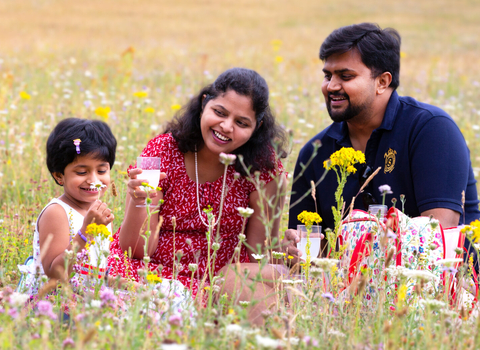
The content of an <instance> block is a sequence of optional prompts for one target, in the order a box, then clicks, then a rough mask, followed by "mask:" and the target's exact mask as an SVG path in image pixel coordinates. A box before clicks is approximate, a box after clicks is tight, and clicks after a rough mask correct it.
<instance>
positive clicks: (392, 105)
mask: <svg viewBox="0 0 480 350" xmlns="http://www.w3.org/2000/svg"><path fill="white" fill-rule="evenodd" d="M399 104H400V100H399V98H398V94H397V91H394V92H393V93H392V95H391V96H390V100H389V101H388V105H387V109H386V110H385V114H384V116H383V121H382V124H381V125H380V126H379V127H378V128H377V130H392V129H393V125H394V124H395V118H396V117H397V110H398V107H399Z"/></svg>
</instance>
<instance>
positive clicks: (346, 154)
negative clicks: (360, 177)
mask: <svg viewBox="0 0 480 350" xmlns="http://www.w3.org/2000/svg"><path fill="white" fill-rule="evenodd" d="M357 163H360V164H362V163H365V155H364V154H363V152H362V151H355V150H354V149H353V148H352V147H342V148H341V149H340V150H338V151H336V152H335V153H333V154H332V155H331V156H330V159H329V160H326V161H324V162H323V167H324V168H325V169H327V170H331V169H333V168H334V167H335V166H337V167H338V168H340V170H341V171H346V172H348V173H355V172H356V171H357V170H356V169H355V167H354V165H355V164H357Z"/></svg>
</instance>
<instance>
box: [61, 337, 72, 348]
mask: <svg viewBox="0 0 480 350" xmlns="http://www.w3.org/2000/svg"><path fill="white" fill-rule="evenodd" d="M67 346H71V347H72V348H74V347H75V342H74V341H73V339H72V338H70V337H68V338H65V340H64V341H63V347H64V348H66V347H67Z"/></svg>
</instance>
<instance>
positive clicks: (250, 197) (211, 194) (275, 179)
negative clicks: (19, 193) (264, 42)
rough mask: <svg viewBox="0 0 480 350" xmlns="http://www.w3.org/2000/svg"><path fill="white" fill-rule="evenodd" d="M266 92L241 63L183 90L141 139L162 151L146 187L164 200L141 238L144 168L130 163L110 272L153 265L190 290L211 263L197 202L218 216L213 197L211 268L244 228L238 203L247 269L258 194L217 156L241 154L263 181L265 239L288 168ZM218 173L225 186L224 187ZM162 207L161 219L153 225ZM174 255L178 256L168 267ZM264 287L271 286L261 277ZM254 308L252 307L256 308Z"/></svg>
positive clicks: (238, 168) (224, 264)
mask: <svg viewBox="0 0 480 350" xmlns="http://www.w3.org/2000/svg"><path fill="white" fill-rule="evenodd" d="M268 97H269V92H268V86H267V83H266V82H265V80H264V79H263V78H262V77H261V76H260V75H259V74H258V73H256V72H254V71H252V70H249V69H243V68H233V69H230V70H227V71H226V72H224V73H222V74H221V75H220V76H219V77H218V78H217V79H216V81H215V82H214V83H213V84H212V85H209V86H206V87H205V88H203V89H202V90H201V91H200V92H199V93H198V94H197V95H196V96H195V97H193V98H192V99H191V100H190V102H189V103H188V105H187V106H185V107H184V108H183V109H182V110H181V112H180V113H179V115H178V116H177V118H176V120H174V121H173V122H171V123H170V124H169V125H168V126H167V130H166V131H165V133H164V134H161V135H159V136H157V137H155V138H153V139H152V140H151V141H150V142H149V143H148V145H147V147H146V148H145V149H144V150H143V152H142V156H144V157H160V158H161V171H162V172H163V173H165V174H164V177H163V178H162V179H161V180H160V183H159V186H160V187H161V188H162V191H161V192H160V193H157V194H155V193H153V194H152V193H151V194H150V196H151V197H153V198H152V200H153V204H156V203H158V201H159V198H163V199H164V201H165V202H164V204H163V205H162V206H161V207H160V212H159V214H158V215H156V216H154V217H152V219H151V226H150V227H151V231H152V234H151V235H150V239H149V240H148V242H145V241H144V239H143V237H142V236H140V231H141V228H142V225H143V223H144V221H145V219H146V217H147V212H146V210H145V208H139V207H137V206H136V205H138V204H142V203H144V201H145V198H146V196H147V194H146V193H145V191H142V190H141V187H140V186H141V183H142V182H145V181H146V180H145V179H144V178H142V170H141V169H134V168H132V167H131V168H130V169H129V177H130V180H129V182H128V194H127V199H126V206H125V219H124V221H123V223H122V226H121V228H120V229H119V230H118V232H117V233H116V234H115V235H114V241H113V242H112V245H111V248H110V256H109V258H108V265H109V266H110V267H111V268H112V269H111V271H110V273H111V274H120V275H122V276H125V277H126V276H132V277H134V278H135V279H137V280H139V275H138V273H137V272H138V270H139V269H145V268H148V269H150V270H157V271H159V270H161V274H162V276H163V278H169V279H170V278H176V279H178V280H179V281H180V282H182V283H183V284H184V286H185V287H186V288H188V289H189V288H190V287H191V288H192V293H193V295H194V296H195V295H196V293H197V290H198V288H199V287H200V286H201V280H202V278H203V277H204V275H205V274H208V269H209V267H208V266H207V261H208V256H209V252H208V246H209V242H208V240H207V237H206V234H205V232H206V231H207V225H208V222H207V215H206V213H205V212H204V209H207V208H211V213H212V214H214V215H215V218H217V220H218V217H219V210H220V209H219V208H220V203H221V202H223V203H224V204H223V209H222V216H221V218H220V222H219V223H217V224H216V225H215V228H214V230H213V232H214V236H215V232H216V231H217V225H220V246H219V247H218V250H216V258H215V265H214V266H213V270H214V272H215V273H219V272H220V271H221V270H222V269H223V270H224V271H225V269H228V263H229V262H230V261H231V259H232V258H233V255H234V252H235V248H236V247H237V246H239V234H240V233H241V232H242V223H243V218H242V216H241V214H240V213H239V211H237V208H238V207H243V208H246V207H251V208H252V209H254V213H253V215H252V217H250V219H249V220H248V223H247V226H246V229H245V232H244V233H245V236H246V243H247V244H248V245H249V246H250V247H253V249H247V248H246V246H245V245H243V244H241V250H240V252H239V255H238V256H239V260H240V261H239V262H241V263H246V264H245V265H244V268H248V269H249V270H250V271H251V276H255V274H256V272H257V271H258V263H257V262H256V260H255V258H254V256H253V254H254V253H257V250H256V249H257V247H258V246H259V247H261V248H265V241H266V232H265V231H266V229H265V226H264V225H263V223H262V221H261V215H262V207H261V205H260V203H259V199H260V195H259V194H258V191H257V189H256V188H255V185H254V184H253V183H252V182H251V181H249V175H248V174H247V172H246V171H245V169H244V168H243V167H242V165H241V162H240V161H238V160H237V162H236V163H235V164H234V165H230V166H228V169H227V172H226V178H225V179H224V176H223V174H224V169H225V165H224V164H222V162H221V161H220V157H219V156H220V154H221V153H227V154H228V153H234V154H238V155H240V154H241V155H243V159H244V162H245V165H246V166H247V167H249V168H250V173H251V174H253V173H254V172H257V171H258V172H259V174H260V175H259V179H260V180H261V181H263V182H264V183H265V194H266V195H267V196H268V197H270V199H271V201H270V202H271V203H275V207H274V208H267V211H268V213H265V212H264V213H263V214H266V215H268V217H270V218H274V217H276V219H275V220H274V223H273V228H272V233H271V237H272V240H275V238H278V226H279V220H280V215H279V213H280V211H281V210H282V206H283V196H282V192H283V188H284V186H285V181H286V178H285V173H284V171H283V166H282V163H281V162H280V161H279V160H278V159H277V156H276V154H275V152H274V149H273V147H272V144H273V142H274V141H279V145H278V154H279V155H283V154H284V148H283V145H284V144H283V143H282V141H284V140H285V134H284V132H283V130H282V129H281V128H280V127H279V126H278V125H277V124H276V123H275V118H274V116H273V115H272V113H271V110H270V107H269V101H268ZM165 175H166V176H165ZM224 180H225V182H226V190H225V191H223V190H222V187H223V186H222V184H223V181H224ZM283 194H284V192H283ZM267 207H268V205H267ZM264 210H265V209H264ZM160 215H161V216H162V217H163V220H164V221H163V225H162V226H161V228H160V231H159V232H158V224H159V218H160ZM213 241H215V238H213ZM277 242H278V240H277ZM145 244H147V247H148V255H149V259H147V261H148V260H150V261H149V263H148V264H147V266H145V262H144V245H145ZM128 251H131V254H132V258H131V259H129V258H128V257H124V256H125V252H128ZM174 256H176V257H177V258H176V259H179V260H180V261H179V262H180V264H181V265H180V266H177V267H175V268H174V260H173V257H174ZM236 256H237V254H236ZM248 263H250V264H248ZM267 270H268V269H265V271H262V273H263V272H264V273H265V274H266V275H268V274H269V276H270V279H271V277H272V271H267ZM242 271H243V270H242ZM273 273H275V272H273ZM192 275H193V279H192ZM230 276H234V274H233V273H231V274H230ZM208 282H209V281H208V279H207V283H208ZM230 282H232V283H230ZM264 287H265V288H267V289H269V290H268V291H271V289H270V288H268V286H266V285H265V286H264ZM229 288H230V289H229ZM234 288H235V286H234V283H233V281H229V280H228V279H227V281H226V285H225V289H226V290H227V292H229V291H233V290H234ZM237 288H238V286H237ZM262 288H263V287H262ZM262 288H257V291H256V292H255V293H256V294H258V293H260V294H261V295H251V294H250V291H247V290H246V291H244V292H242V294H241V296H240V298H241V299H240V300H249V299H250V298H257V299H261V298H263V297H265V294H268V291H266V289H265V288H263V289H262ZM259 304H262V305H263V304H264V303H259ZM269 304H270V303H268V305H269ZM260 311H261V310H257V312H256V313H257V316H258V314H259V313H260ZM254 317H255V315H252V318H254Z"/></svg>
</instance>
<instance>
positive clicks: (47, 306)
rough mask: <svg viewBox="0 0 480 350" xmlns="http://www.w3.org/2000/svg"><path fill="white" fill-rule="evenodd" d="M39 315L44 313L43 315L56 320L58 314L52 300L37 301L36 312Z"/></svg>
mask: <svg viewBox="0 0 480 350" xmlns="http://www.w3.org/2000/svg"><path fill="white" fill-rule="evenodd" d="M36 314H37V316H39V315H43V316H47V317H50V318H51V319H52V320H56V319H57V315H55V314H54V313H53V305H52V303H51V302H49V301H48V300H40V301H39V302H38V303H37V312H36Z"/></svg>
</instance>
